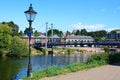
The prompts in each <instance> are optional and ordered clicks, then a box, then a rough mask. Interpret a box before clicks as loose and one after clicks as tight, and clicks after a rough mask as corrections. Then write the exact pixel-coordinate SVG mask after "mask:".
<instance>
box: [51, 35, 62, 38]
mask: <svg viewBox="0 0 120 80" xmlns="http://www.w3.org/2000/svg"><path fill="white" fill-rule="evenodd" d="M49 38H52V36H50V37H49ZM53 38H60V37H59V36H57V35H53Z"/></svg>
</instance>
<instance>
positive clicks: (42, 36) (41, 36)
mask: <svg viewBox="0 0 120 80" xmlns="http://www.w3.org/2000/svg"><path fill="white" fill-rule="evenodd" d="M37 38H46V37H45V36H44V35H40V36H38V37H37Z"/></svg>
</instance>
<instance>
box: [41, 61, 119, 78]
mask: <svg viewBox="0 0 120 80" xmlns="http://www.w3.org/2000/svg"><path fill="white" fill-rule="evenodd" d="M41 80H120V63H117V64H114V65H105V66H102V67H97V68H92V69H89V70H83V71H78V72H75V73H69V74H66V75H59V76H55V77H49V78H43V79H41Z"/></svg>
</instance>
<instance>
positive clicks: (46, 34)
mask: <svg viewBox="0 0 120 80" xmlns="http://www.w3.org/2000/svg"><path fill="white" fill-rule="evenodd" d="M47 29H48V22H46V43H45V48H46V55H48V50H47V42H48V39H47V38H48V37H47Z"/></svg>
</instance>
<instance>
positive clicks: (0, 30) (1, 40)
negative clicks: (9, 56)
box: [0, 24, 12, 53]
mask: <svg viewBox="0 0 120 80" xmlns="http://www.w3.org/2000/svg"><path fill="white" fill-rule="evenodd" d="M11 33H12V29H11V28H10V27H9V26H8V25H7V24H0V53H2V51H3V49H4V50H6V51H7V50H8V48H9V46H10V44H11V39H12V37H11Z"/></svg>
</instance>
